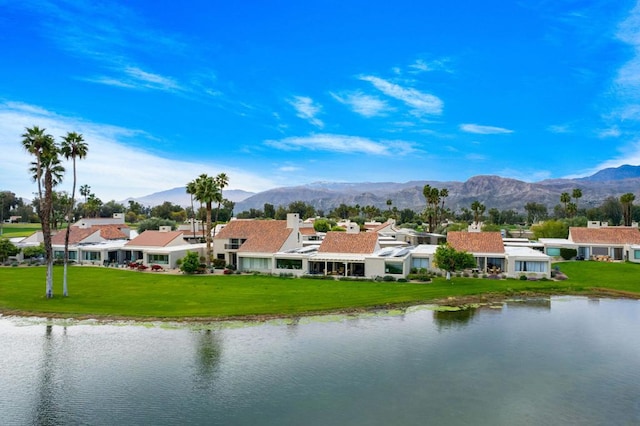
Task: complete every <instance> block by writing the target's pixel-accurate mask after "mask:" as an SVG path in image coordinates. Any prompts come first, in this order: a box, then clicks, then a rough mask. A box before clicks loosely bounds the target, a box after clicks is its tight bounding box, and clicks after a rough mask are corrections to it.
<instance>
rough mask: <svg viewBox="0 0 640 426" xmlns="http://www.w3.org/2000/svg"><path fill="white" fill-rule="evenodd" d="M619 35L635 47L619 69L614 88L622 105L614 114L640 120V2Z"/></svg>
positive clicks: (619, 30) (622, 39)
mask: <svg viewBox="0 0 640 426" xmlns="http://www.w3.org/2000/svg"><path fill="white" fill-rule="evenodd" d="M617 37H618V39H619V40H621V41H622V42H624V43H626V44H628V45H630V46H631V48H632V49H633V54H634V55H633V57H632V58H631V59H630V60H629V61H628V62H626V63H625V64H624V65H622V67H620V69H618V72H617V75H616V78H615V80H614V82H613V90H614V93H615V95H616V96H617V98H618V101H619V102H620V106H619V107H618V108H617V109H616V110H615V111H614V113H613V115H614V116H616V117H618V118H619V119H621V120H634V121H638V120H640V109H639V107H638V101H640V2H637V3H636V5H635V7H634V8H633V9H632V10H631V11H630V13H629V15H628V16H627V18H626V19H625V20H624V21H622V22H621V23H620V25H619V27H618V32H617Z"/></svg>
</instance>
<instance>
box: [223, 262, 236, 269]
mask: <svg viewBox="0 0 640 426" xmlns="http://www.w3.org/2000/svg"><path fill="white" fill-rule="evenodd" d="M225 268H226V269H229V270H231V271H235V270H236V265H232V264H230V263H229V264H228V265H227V266H225Z"/></svg>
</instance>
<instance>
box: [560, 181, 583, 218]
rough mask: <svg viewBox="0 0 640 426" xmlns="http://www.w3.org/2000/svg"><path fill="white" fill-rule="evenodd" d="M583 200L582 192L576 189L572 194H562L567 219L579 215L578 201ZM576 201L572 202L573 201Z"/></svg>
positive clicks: (561, 200) (561, 198) (561, 199)
mask: <svg viewBox="0 0 640 426" xmlns="http://www.w3.org/2000/svg"><path fill="white" fill-rule="evenodd" d="M580 198H582V190H581V189H580V188H575V189H574V190H573V192H572V193H571V194H569V193H568V192H563V193H562V194H560V202H561V203H562V204H564V213H565V214H566V215H567V217H574V216H575V215H576V214H577V213H578V199H580ZM572 199H573V200H574V201H571V200H572Z"/></svg>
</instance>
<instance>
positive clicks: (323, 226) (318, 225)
mask: <svg viewBox="0 0 640 426" xmlns="http://www.w3.org/2000/svg"><path fill="white" fill-rule="evenodd" d="M313 229H314V230H315V231H316V232H329V231H330V230H331V223H329V221H328V220H327V219H318V220H315V221H314V222H313Z"/></svg>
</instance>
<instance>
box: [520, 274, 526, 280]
mask: <svg viewBox="0 0 640 426" xmlns="http://www.w3.org/2000/svg"><path fill="white" fill-rule="evenodd" d="M519 279H520V281H526V280H527V276H526V275H524V274H523V275H520V278H519Z"/></svg>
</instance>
